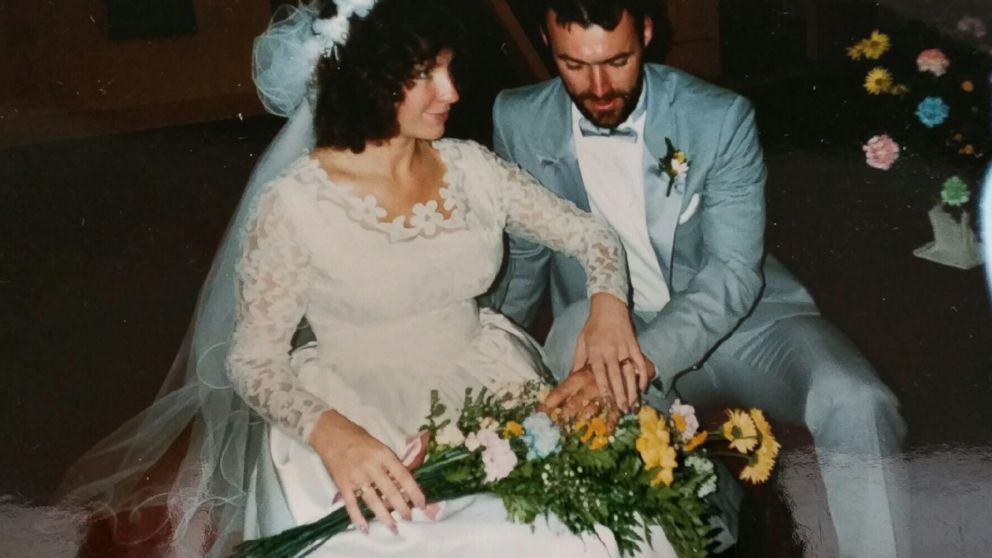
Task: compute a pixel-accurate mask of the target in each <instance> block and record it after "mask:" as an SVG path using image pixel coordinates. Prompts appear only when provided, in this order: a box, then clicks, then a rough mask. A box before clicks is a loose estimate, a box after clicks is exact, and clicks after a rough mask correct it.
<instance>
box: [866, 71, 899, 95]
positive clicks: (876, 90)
mask: <svg viewBox="0 0 992 558" xmlns="http://www.w3.org/2000/svg"><path fill="white" fill-rule="evenodd" d="M865 89H867V90H868V93H871V94H872V95H881V94H882V93H888V92H889V91H890V90H891V89H892V74H890V73H889V71H888V70H886V69H885V68H883V67H881V66H875V67H874V68H872V69H871V70H869V71H868V75H867V76H865Z"/></svg>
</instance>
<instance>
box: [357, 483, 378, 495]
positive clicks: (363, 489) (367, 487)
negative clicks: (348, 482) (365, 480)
mask: <svg viewBox="0 0 992 558" xmlns="http://www.w3.org/2000/svg"><path fill="white" fill-rule="evenodd" d="M373 488H374V487H373V486H372V485H371V484H366V485H365V486H363V487H361V488H356V489H355V498H361V497H362V494H365V493H366V492H369V491H371V490H373Z"/></svg>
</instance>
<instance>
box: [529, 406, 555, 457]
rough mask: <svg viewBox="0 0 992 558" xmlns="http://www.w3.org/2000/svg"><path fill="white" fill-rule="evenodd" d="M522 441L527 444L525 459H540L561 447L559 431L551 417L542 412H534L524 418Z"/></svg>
mask: <svg viewBox="0 0 992 558" xmlns="http://www.w3.org/2000/svg"><path fill="white" fill-rule="evenodd" d="M523 426H524V435H523V437H522V438H523V440H524V443H526V444H527V459H528V460H531V459H542V458H545V457H547V456H549V455H552V454H555V453H558V450H559V449H561V447H560V443H561V432H559V431H558V427H557V426H556V425H555V423H554V422H552V421H551V418H550V417H548V415H546V414H544V413H534V414H533V415H531V416H529V417H527V418H526V419H524V424H523Z"/></svg>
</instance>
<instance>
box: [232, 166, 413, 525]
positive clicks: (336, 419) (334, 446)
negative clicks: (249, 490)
mask: <svg viewBox="0 0 992 558" xmlns="http://www.w3.org/2000/svg"><path fill="white" fill-rule="evenodd" d="M238 277H239V279H240V290H239V293H238V314H237V321H236V324H235V328H234V335H233V338H232V341H231V350H230V353H229V354H228V359H227V366H228V376H229V377H230V379H231V382H232V384H233V385H234V389H235V390H236V391H237V392H238V393H239V394H240V395H241V397H242V398H243V399H244V400H245V402H246V403H247V404H248V406H249V407H251V408H252V409H254V410H255V411H256V412H257V413H259V414H260V415H262V417H264V418H265V419H266V420H267V421H269V422H270V423H271V424H273V425H275V426H277V427H279V428H281V429H282V430H283V431H285V432H287V433H288V434H290V435H292V436H294V437H295V438H297V439H298V440H299V441H300V442H301V443H304V444H308V445H310V446H311V447H312V448H313V449H314V451H316V452H317V454H318V455H320V457H321V460H322V461H323V462H324V466H325V467H326V468H327V470H328V473H329V474H330V475H331V478H332V479H333V480H334V483H335V485H336V486H337V487H338V490H339V492H340V493H341V496H342V498H343V499H344V500H345V504H346V507H347V508H348V513H349V515H350V516H351V518H352V521H353V522H354V523H355V525H356V526H358V527H359V528H362V529H367V527H368V523H367V522H366V520H365V518H364V517H363V516H362V514H361V511H360V510H359V508H358V500H357V497H356V495H355V491H356V490H357V489H359V488H361V487H367V486H369V485H375V487H376V488H377V489H378V491H379V492H381V493H382V497H381V498H380V496H379V495H378V493H377V492H376V490H372V489H364V488H363V490H364V492H365V493H364V494H362V498H363V500H364V501H365V503H366V505H368V507H369V509H371V510H372V511H374V512H375V513H376V516H377V517H378V518H379V519H380V520H381V521H382V522H383V523H385V524H386V525H387V526H390V527H391V528H393V529H395V521H394V520H393V518H392V517H391V516H390V515H389V511H388V509H387V507H386V504H385V503H384V501H385V502H388V504H389V505H390V506H391V507H392V508H393V509H396V510H397V511H399V512H400V514H401V515H403V517H406V518H408V519H409V518H410V516H411V511H410V508H409V506H408V505H407V502H406V499H405V498H404V497H403V494H401V492H400V491H401V489H402V490H403V491H405V492H406V494H407V495H409V497H410V500H411V501H412V502H414V503H415V504H417V505H420V506H424V505H425V504H426V502H425V501H424V497H423V493H422V492H421V491H420V489H419V487H418V486H417V483H416V481H414V480H413V477H412V475H410V473H409V471H407V470H406V468H405V467H404V466H403V464H402V462H401V461H400V460H399V458H398V457H396V455H395V454H394V453H393V452H392V451H391V450H390V449H389V448H388V447H386V446H385V445H384V444H382V443H381V442H379V441H378V440H376V439H375V438H373V437H372V436H371V435H369V434H368V432H366V431H365V429H363V428H362V427H360V426H358V425H357V424H355V423H353V422H352V421H350V420H348V418H347V417H345V416H344V415H342V414H340V413H338V412H337V411H335V410H333V409H331V408H330V406H329V405H328V404H327V403H326V402H325V401H323V400H322V399H321V398H320V397H318V396H316V395H314V394H313V393H311V392H310V391H308V390H307V389H306V388H305V387H304V386H303V384H302V383H301V382H300V380H299V378H297V376H296V374H294V373H293V371H292V369H291V367H290V361H289V350H290V342H291V337H292V334H293V332H294V330H295V327H296V324H298V323H299V321H300V318H301V317H302V316H303V314H304V312H305V309H306V304H307V299H306V296H307V291H308V289H309V285H310V280H311V267H310V255H309V253H308V251H307V249H306V246H305V245H304V243H303V242H301V240H300V238H299V231H298V230H297V229H296V226H295V223H294V221H293V219H291V218H290V216H289V215H288V208H287V205H286V202H285V200H283V199H282V197H281V195H280V191H279V188H278V185H276V187H273V188H271V189H270V190H269V191H268V192H266V193H265V194H263V195H262V197H261V198H260V200H259V202H258V208H257V209H256V213H255V218H254V221H253V222H252V224H251V225H250V226H249V229H248V232H247V235H246V237H245V241H244V247H243V251H242V255H241V261H240V265H239V268H238ZM390 477H392V478H390Z"/></svg>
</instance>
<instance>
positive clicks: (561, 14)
mask: <svg viewBox="0 0 992 558" xmlns="http://www.w3.org/2000/svg"><path fill="white" fill-rule="evenodd" d="M541 7H542V9H541V28H542V29H543V30H544V31H545V32H547V29H546V25H547V17H546V15H547V13H548V10H554V12H555V21H556V22H557V23H558V24H559V25H566V24H569V23H577V24H579V25H580V26H581V27H583V28H587V27H590V26H592V25H596V26H599V27H602V28H603V29H606V30H608V31H612V30H613V29H615V28H616V26H617V25H618V24H619V23H620V19H621V18H622V17H623V13H624V12H628V13H630V15H631V16H632V17H633V18H634V25H635V27H636V29H637V33H638V34H640V33H641V32H643V31H644V17H645V16H650V15H651V14H650V13H649V10H648V8H647V6H646V4H645V2H644V0H542V2H541Z"/></svg>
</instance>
